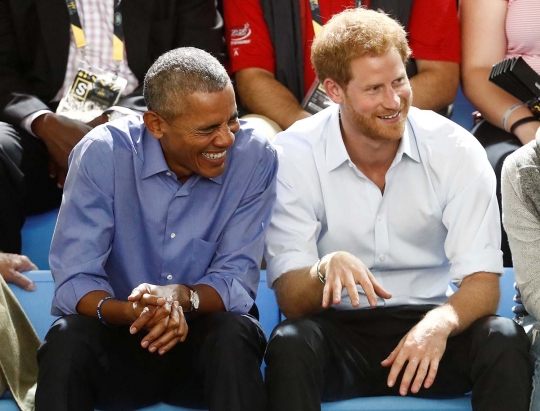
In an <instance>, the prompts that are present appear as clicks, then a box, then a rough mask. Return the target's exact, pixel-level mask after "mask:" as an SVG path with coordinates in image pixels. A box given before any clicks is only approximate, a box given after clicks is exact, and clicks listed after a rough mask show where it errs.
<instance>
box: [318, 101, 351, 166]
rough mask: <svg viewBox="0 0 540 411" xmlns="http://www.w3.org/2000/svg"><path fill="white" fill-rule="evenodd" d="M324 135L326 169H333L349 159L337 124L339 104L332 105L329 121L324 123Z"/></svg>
mask: <svg viewBox="0 0 540 411" xmlns="http://www.w3.org/2000/svg"><path fill="white" fill-rule="evenodd" d="M324 135H326V136H327V138H326V165H327V166H328V171H332V170H335V169H336V168H338V167H339V166H340V165H342V164H343V163H345V162H348V161H351V158H350V157H349V153H348V152H347V148H345V143H344V142H343V136H342V135H341V127H340V126H339V105H338V104H336V105H334V106H333V112H332V114H331V116H330V119H329V121H328V122H327V123H326V124H325V126H324V130H323V136H324Z"/></svg>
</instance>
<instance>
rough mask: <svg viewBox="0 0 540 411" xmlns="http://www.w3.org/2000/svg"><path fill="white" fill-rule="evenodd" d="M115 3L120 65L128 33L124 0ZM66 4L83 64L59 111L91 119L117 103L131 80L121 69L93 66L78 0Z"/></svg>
mask: <svg viewBox="0 0 540 411" xmlns="http://www.w3.org/2000/svg"><path fill="white" fill-rule="evenodd" d="M115 3H116V4H115V6H114V21H113V27H114V34H113V61H114V62H115V63H116V66H117V67H119V66H120V63H121V62H122V60H123V58H124V42H123V39H124V34H123V30H122V14H121V13H120V7H119V6H120V1H117V2H115ZM66 5H67V8H68V11H69V19H70V24H71V30H72V32H73V37H74V39H75V44H76V46H77V50H79V51H80V52H81V55H82V62H81V63H82V64H81V67H80V68H79V69H78V71H77V75H76V76H75V79H74V81H73V84H72V85H71V87H70V88H69V89H68V90H67V91H66V94H65V95H64V97H63V98H62V99H61V100H60V103H59V105H58V108H57V110H56V112H57V113H61V114H62V115H64V116H66V117H69V118H72V119H74V120H80V121H84V122H88V121H90V120H92V119H94V118H96V117H98V116H100V115H101V114H102V113H103V111H104V110H106V109H107V108H109V107H111V106H113V105H114V104H116V102H117V101H118V100H119V99H120V96H121V95H122V92H123V91H124V89H125V88H126V85H127V80H126V79H125V78H123V77H120V76H119V75H118V70H116V72H115V73H112V72H110V71H107V70H102V69H100V68H98V67H90V64H89V62H88V59H87V57H86V53H85V50H86V38H85V35H84V31H83V29H82V25H81V21H80V18H79V13H78V11H77V5H76V4H75V0H66Z"/></svg>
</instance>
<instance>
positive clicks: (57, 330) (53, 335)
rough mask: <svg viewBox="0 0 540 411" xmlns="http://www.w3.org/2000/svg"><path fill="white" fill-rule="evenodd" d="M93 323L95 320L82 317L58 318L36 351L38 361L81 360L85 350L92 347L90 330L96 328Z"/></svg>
mask: <svg viewBox="0 0 540 411" xmlns="http://www.w3.org/2000/svg"><path fill="white" fill-rule="evenodd" d="M94 323H96V320H94V319H93V318H90V317H86V316H83V315H68V316H65V317H61V318H59V319H58V320H56V321H55V322H54V323H53V325H52V326H51V328H50V329H49V331H48V332H47V335H46V336H45V340H44V341H43V343H42V345H41V347H40V348H39V350H38V360H41V358H43V357H45V356H53V357H55V358H57V359H59V358H64V359H67V358H70V359H77V358H78V359H82V358H83V357H84V353H85V351H87V348H88V349H91V347H92V344H93V343H92V342H91V341H90V339H91V333H92V331H91V330H92V328H94V327H95V326H96V324H94ZM98 325H99V324H98ZM85 347H86V348H85ZM73 353H75V355H73Z"/></svg>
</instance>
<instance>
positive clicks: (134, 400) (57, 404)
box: [36, 312, 266, 411]
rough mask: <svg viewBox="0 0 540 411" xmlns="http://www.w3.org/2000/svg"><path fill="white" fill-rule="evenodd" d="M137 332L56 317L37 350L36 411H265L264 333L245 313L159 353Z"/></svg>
mask: <svg viewBox="0 0 540 411" xmlns="http://www.w3.org/2000/svg"><path fill="white" fill-rule="evenodd" d="M142 337H143V334H142V333H138V334H135V335H131V334H130V333H129V331H128V327H116V328H112V327H107V326H104V325H103V324H101V323H100V322H99V321H98V320H96V319H93V318H90V317H86V316H83V315H70V316H66V317H63V318H60V319H59V320H57V321H56V322H55V323H54V324H53V326H52V327H51V329H50V330H49V332H48V333H47V336H46V338H45V340H44V342H43V344H42V345H41V347H40V348H39V351H38V363H39V375H38V389H37V392H36V410H37V411H46V410H51V411H86V410H88V411H93V410H94V408H97V409H103V410H122V411H125V410H132V409H137V408H141V407H144V406H148V405H151V404H155V403H159V402H166V403H169V404H175V405H181V406H184V407H194V408H199V407H207V408H208V409H209V410H211V411H217V410H223V411H225V410H227V411H264V410H265V407H266V394H265V389H264V382H263V379H262V374H261V371H260V365H261V362H262V357H263V354H264V349H265V347H266V338H265V336H264V332H263V330H262V328H261V326H260V324H259V322H258V321H257V320H255V318H254V317H252V316H250V315H239V314H234V313H229V312H221V313H214V314H210V315H206V316H202V317H199V318H197V319H194V320H192V321H190V322H189V332H188V337H187V339H186V341H185V342H183V343H178V344H177V345H176V346H175V347H174V348H173V349H172V350H171V351H170V352H168V353H166V354H164V355H159V354H156V353H154V354H152V353H149V352H148V350H145V349H143V348H141V346H140V342H141V340H142Z"/></svg>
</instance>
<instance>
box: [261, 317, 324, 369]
mask: <svg viewBox="0 0 540 411" xmlns="http://www.w3.org/2000/svg"><path fill="white" fill-rule="evenodd" d="M321 341H322V334H321V332H320V330H319V328H318V327H317V326H316V324H315V323H314V322H313V321H311V320H309V319H306V318H297V319H291V320H286V321H284V322H282V323H281V324H279V325H278V326H277V327H276V328H275V329H274V331H273V332H272V336H271V337H270V341H268V347H267V349H266V355H265V359H266V362H267V363H269V362H272V361H273V360H275V359H278V358H279V361H286V362H287V361H294V360H295V359H299V358H303V357H305V356H306V355H310V354H311V355H312V354H317V353H318V352H319V351H320V345H321V344H320V342H321Z"/></svg>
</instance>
